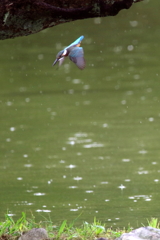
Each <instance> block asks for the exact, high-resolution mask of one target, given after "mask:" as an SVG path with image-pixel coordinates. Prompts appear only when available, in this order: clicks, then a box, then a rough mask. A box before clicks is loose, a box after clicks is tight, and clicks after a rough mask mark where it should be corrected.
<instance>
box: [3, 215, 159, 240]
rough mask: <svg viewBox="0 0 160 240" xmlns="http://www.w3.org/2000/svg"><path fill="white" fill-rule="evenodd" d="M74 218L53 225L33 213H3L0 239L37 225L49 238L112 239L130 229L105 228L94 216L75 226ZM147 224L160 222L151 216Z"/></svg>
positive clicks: (8, 239) (151, 224) (155, 224)
mask: <svg viewBox="0 0 160 240" xmlns="http://www.w3.org/2000/svg"><path fill="white" fill-rule="evenodd" d="M42 217H43V216H42ZM43 218H44V217H43ZM76 220H77V219H75V220H74V221H73V222H72V223H70V224H68V223H67V220H64V221H63V222H62V223H61V224H60V226H55V225H54V224H53V222H52V220H51V219H46V218H44V221H41V222H39V223H36V222H35V218H34V216H33V215H32V217H31V219H27V218H26V214H25V213H24V212H22V216H21V217H20V219H18V220H17V221H14V220H13V218H12V217H11V216H9V214H8V213H7V214H5V221H4V222H0V239H3V238H4V236H5V239H6V240H11V239H12V240H15V239H16V238H17V236H20V234H21V233H22V232H23V231H28V230H30V229H32V228H39V227H44V228H45V229H46V230H47V232H48V235H49V238H52V239H54V240H56V239H57V240H61V239H62V240H64V239H65V240H70V239H75V240H91V239H96V238H100V237H103V238H107V239H109V240H112V239H115V238H118V237H120V236H121V235H122V234H123V233H125V232H130V231H131V230H132V228H131V226H130V225H128V228H127V230H126V229H125V228H124V229H123V230H120V229H116V231H115V230H113V229H112V228H106V226H105V224H102V223H101V222H100V221H97V219H96V218H94V221H93V223H92V224H90V223H88V222H84V223H83V224H82V226H80V227H75V226H74V224H75V221H76ZM147 221H148V220H147ZM148 225H149V226H151V227H154V228H159V227H160V222H159V221H158V219H157V218H152V219H151V220H150V221H148ZM1 236H2V237H1Z"/></svg>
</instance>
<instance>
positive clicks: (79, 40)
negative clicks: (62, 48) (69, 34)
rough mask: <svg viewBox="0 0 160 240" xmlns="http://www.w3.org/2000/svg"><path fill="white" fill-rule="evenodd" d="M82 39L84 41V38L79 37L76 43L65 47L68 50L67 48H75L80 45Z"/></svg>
mask: <svg viewBox="0 0 160 240" xmlns="http://www.w3.org/2000/svg"><path fill="white" fill-rule="evenodd" d="M83 39H84V36H80V37H79V38H78V39H77V40H76V41H74V42H73V43H71V44H70V45H69V46H68V47H66V48H69V47H71V46H76V45H78V44H80V43H81V41H82V40H83Z"/></svg>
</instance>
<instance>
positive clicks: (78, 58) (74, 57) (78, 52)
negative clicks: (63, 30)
mask: <svg viewBox="0 0 160 240" xmlns="http://www.w3.org/2000/svg"><path fill="white" fill-rule="evenodd" d="M68 56H69V58H70V60H71V61H72V62H74V63H75V64H76V65H77V67H78V68H80V69H81V70H82V69H84V68H85V65H86V63H85V59H84V52H83V48H82V47H75V48H73V49H72V50H71V52H70V53H69V55H68Z"/></svg>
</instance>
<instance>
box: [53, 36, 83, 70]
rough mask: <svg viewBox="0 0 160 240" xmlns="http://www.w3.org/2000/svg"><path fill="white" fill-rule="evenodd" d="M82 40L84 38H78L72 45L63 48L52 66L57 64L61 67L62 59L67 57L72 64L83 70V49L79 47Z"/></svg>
mask: <svg viewBox="0 0 160 240" xmlns="http://www.w3.org/2000/svg"><path fill="white" fill-rule="evenodd" d="M83 39H84V36H81V37H79V38H78V39H77V40H75V41H74V42H73V43H71V44H70V45H69V46H68V47H66V48H64V49H63V50H62V51H60V52H59V53H58V54H57V56H56V60H55V61H54V63H53V64H52V66H54V65H55V64H56V63H57V62H59V66H60V65H62V63H63V61H64V58H65V57H67V56H69V58H70V60H71V61H72V62H74V63H75V64H76V65H77V67H78V68H79V69H81V70H82V69H84V68H85V59H84V52H83V48H82V47H80V45H81V41H82V40H83Z"/></svg>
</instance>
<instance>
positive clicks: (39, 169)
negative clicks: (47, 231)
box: [0, 1, 160, 227]
mask: <svg viewBox="0 0 160 240" xmlns="http://www.w3.org/2000/svg"><path fill="white" fill-rule="evenodd" d="M159 6H160V4H159V3H158V1H154V2H153V1H152V2H151V1H149V2H146V1H145V2H141V3H139V4H135V5H134V6H133V7H132V8H131V9H129V10H124V11H121V12H120V13H119V14H118V16H116V17H108V18H102V19H88V20H82V21H76V22H71V23H67V24H63V25H59V26H56V27H54V28H51V29H47V30H45V31H43V32H40V33H38V34H35V35H32V36H28V37H21V38H16V39H12V40H5V41H1V43H0V51H1V58H0V83H1V88H0V112H1V115H0V116H1V117H0V135H1V144H0V170H1V174H0V180H1V185H0V192H1V194H0V202H1V208H0V218H1V220H3V219H4V214H5V213H6V211H7V209H8V210H9V211H10V214H13V215H14V216H15V219H16V218H17V217H20V214H21V212H22V211H25V212H26V213H27V216H28V217H30V212H32V213H33V215H35V216H36V219H37V220H43V217H48V218H49V216H50V217H51V219H52V220H53V221H54V222H55V223H58V222H62V221H63V220H64V219H67V220H68V221H69V222H70V221H72V220H74V219H75V218H76V217H78V216H79V215H80V216H79V220H78V222H77V223H79V224H81V223H82V222H83V221H88V222H93V218H94V217H95V216H96V218H97V219H98V220H100V221H102V222H105V223H107V226H119V227H122V226H127V225H128V223H130V224H131V225H132V226H134V227H136V226H141V223H144V224H146V223H147V220H146V219H147V218H148V219H150V218H151V217H159V202H160V193H159V189H160V165H159V164H160V94H159V92H160V69H159V59H160V47H159V42H160V30H159V10H158V7H159ZM81 35H84V36H85V39H84V40H83V42H82V46H83V48H84V52H85V59H86V62H87V66H86V68H85V70H83V71H81V70H79V69H78V68H77V67H76V65H74V63H72V62H70V61H69V59H66V60H65V62H64V64H63V66H62V67H61V68H60V69H57V67H56V66H55V67H54V68H53V67H52V66H51V65H52V63H53V61H54V60H55V56H56V54H57V52H58V51H60V50H61V49H63V47H64V46H66V45H68V44H70V43H71V42H73V41H74V40H75V39H76V38H78V37H79V36H81ZM42 216H43V217H42Z"/></svg>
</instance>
